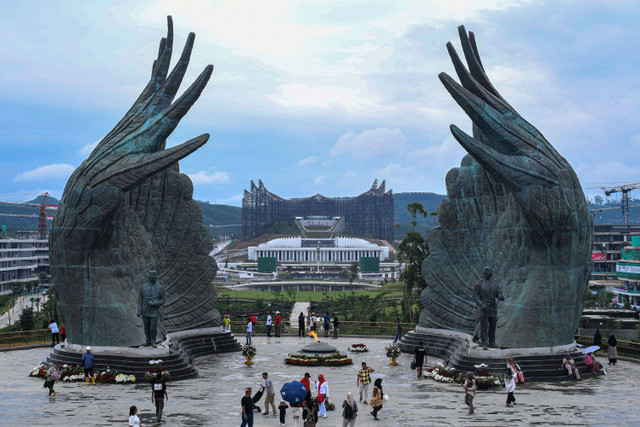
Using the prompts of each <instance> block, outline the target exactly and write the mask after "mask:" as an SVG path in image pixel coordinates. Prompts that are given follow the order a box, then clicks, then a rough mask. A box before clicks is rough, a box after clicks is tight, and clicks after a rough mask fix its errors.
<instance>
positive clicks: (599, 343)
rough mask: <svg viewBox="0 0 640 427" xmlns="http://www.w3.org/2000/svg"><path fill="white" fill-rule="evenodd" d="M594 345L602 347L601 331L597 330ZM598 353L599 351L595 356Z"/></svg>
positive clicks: (594, 335)
mask: <svg viewBox="0 0 640 427" xmlns="http://www.w3.org/2000/svg"><path fill="white" fill-rule="evenodd" d="M593 345H597V346H598V347H602V334H601V333H600V329H596V333H595V334H593ZM597 352H598V350H596V351H594V352H593V354H596V353H597Z"/></svg>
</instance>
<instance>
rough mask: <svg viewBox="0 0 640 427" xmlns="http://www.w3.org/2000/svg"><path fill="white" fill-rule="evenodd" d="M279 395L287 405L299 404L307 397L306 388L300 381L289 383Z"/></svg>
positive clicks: (285, 384)
mask: <svg viewBox="0 0 640 427" xmlns="http://www.w3.org/2000/svg"><path fill="white" fill-rule="evenodd" d="M280 395H281V396H282V399H284V400H285V401H287V402H289V403H300V402H302V401H303V400H304V398H305V397H306V396H307V388H306V387H305V386H304V384H302V383H301V382H300V381H289V382H288V383H284V385H283V386H282V388H281V389H280Z"/></svg>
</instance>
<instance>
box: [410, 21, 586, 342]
mask: <svg viewBox="0 0 640 427" xmlns="http://www.w3.org/2000/svg"><path fill="white" fill-rule="evenodd" d="M459 33H460V39H461V42H462V48H463V51H464V55H465V58H466V62H467V66H468V70H467V68H465V66H464V64H463V62H462V61H461V60H460V58H459V57H458V54H457V53H456V51H455V49H454V48H453V46H452V45H451V43H447V49H448V51H449V55H450V56H451V60H452V61H453V65H454V67H455V70H456V73H457V75H458V78H459V79H460V82H461V84H458V83H457V82H456V81H454V80H453V79H452V78H451V77H449V76H448V75H447V74H445V73H441V74H440V75H439V77H440V80H441V81H442V83H443V84H444V86H445V88H446V89H447V90H448V91H449V93H450V94H451V96H452V97H453V98H454V99H455V101H456V102H457V103H458V104H459V105H460V107H462V109H463V110H464V111H465V112H466V113H467V115H468V116H469V117H470V118H471V120H472V122H473V137H471V136H469V135H467V134H466V133H465V132H463V131H461V130H460V129H459V128H458V127H456V126H455V125H451V132H452V134H453V136H454V137H455V138H456V140H457V141H458V142H459V143H460V144H461V145H462V147H463V148H464V149H465V150H466V151H467V152H468V153H469V154H468V155H466V156H465V157H464V158H463V159H462V162H461V165H460V167H459V168H454V169H451V170H450V171H449V173H448V174H447V178H446V186H447V195H448V198H447V199H445V200H443V201H442V203H441V204H440V206H439V208H438V221H439V223H440V226H439V227H437V228H435V229H434V230H432V231H431V232H430V233H429V235H428V242H429V248H430V251H431V255H430V256H429V257H427V259H425V261H424V262H423V265H422V274H423V276H424V278H425V280H426V282H427V288H425V290H424V291H423V292H422V294H421V297H420V298H421V302H422V304H423V306H424V310H423V311H422V314H421V316H420V325H422V326H425V327H435V328H445V329H454V330H458V331H464V332H468V333H473V331H474V329H475V328H476V325H477V322H478V319H479V313H478V308H477V305H476V303H475V301H474V300H473V298H472V293H473V286H474V284H475V283H476V282H477V281H478V280H479V279H480V278H481V277H482V271H483V267H484V266H490V267H492V268H493V271H494V276H495V277H497V278H499V280H500V288H501V289H502V292H503V294H504V297H505V301H504V302H502V303H500V304H499V305H498V324H497V332H496V341H497V345H498V346H502V347H544V346H551V345H560V344H567V343H570V342H571V341H572V340H573V335H574V332H575V329H576V326H577V323H578V320H579V317H580V314H581V312H582V307H583V300H584V295H585V292H586V290H587V281H588V277H589V272H590V253H591V239H592V220H591V216H590V215H589V211H588V209H587V204H586V200H585V196H584V193H583V191H582V189H581V186H580V183H579V181H578V178H577V176H576V174H575V172H574V171H573V169H572V168H571V166H570V165H569V163H568V162H567V161H566V160H565V159H564V158H563V157H562V156H561V155H560V154H559V153H558V152H557V151H556V150H555V149H554V148H553V146H552V145H551V144H550V143H549V142H548V141H547V140H546V139H545V138H544V136H543V135H542V134H541V133H540V132H539V131H538V130H537V129H536V128H535V127H533V126H532V125H531V124H530V123H529V122H527V121H526V120H525V119H524V118H522V117H521V116H520V115H519V114H518V113H517V112H516V111H515V109H514V108H513V107H511V106H510V105H509V104H508V103H507V101H506V100H504V99H503V98H502V96H501V95H500V94H499V93H498V91H497V90H496V89H495V88H494V87H493V86H492V84H491V82H490V81H489V78H488V77H487V75H486V74H485V70H484V68H483V65H482V63H481V61H480V55H479V54H478V49H477V47H476V43H475V39H474V36H473V33H469V35H467V32H466V31H465V29H464V27H460V28H459Z"/></svg>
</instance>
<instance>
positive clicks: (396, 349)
mask: <svg viewBox="0 0 640 427" xmlns="http://www.w3.org/2000/svg"><path fill="white" fill-rule="evenodd" d="M384 349H385V350H386V352H387V357H388V358H390V359H391V363H389V365H391V366H397V365H398V363H397V362H396V359H397V358H398V357H399V356H400V346H399V345H398V344H396V343H393V342H392V343H391V344H389V345H388V346H386V347H385V348H384Z"/></svg>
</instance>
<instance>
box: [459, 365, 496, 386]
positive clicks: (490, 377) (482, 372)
mask: <svg viewBox="0 0 640 427" xmlns="http://www.w3.org/2000/svg"><path fill="white" fill-rule="evenodd" d="M485 366H486V365H485ZM474 367H475V366H474ZM466 377H467V376H466V374H465V373H464V372H460V374H459V375H458V378H457V380H456V382H458V383H460V384H464V381H465V378H466ZM473 377H474V378H475V380H476V384H477V385H478V388H479V389H487V388H490V387H497V386H501V385H502V384H504V379H503V378H502V377H501V376H500V375H496V374H491V373H490V372H489V371H487V370H486V369H477V370H476V371H475V372H474V373H473Z"/></svg>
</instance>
